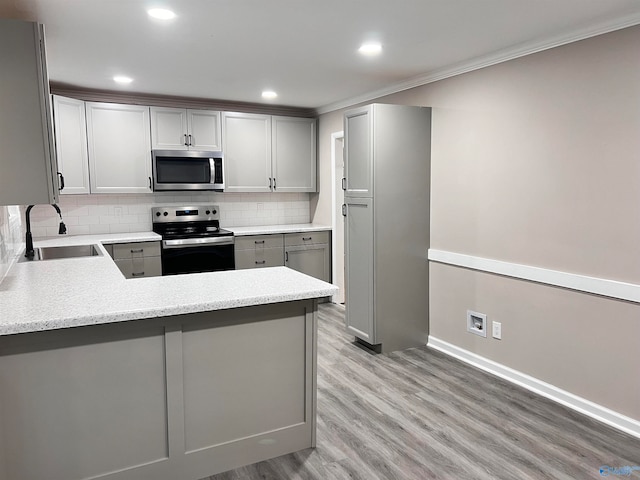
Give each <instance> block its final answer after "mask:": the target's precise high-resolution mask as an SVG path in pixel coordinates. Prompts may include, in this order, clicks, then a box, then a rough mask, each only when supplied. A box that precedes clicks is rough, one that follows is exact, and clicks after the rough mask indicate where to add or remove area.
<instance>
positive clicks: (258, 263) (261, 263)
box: [256, 260, 267, 265]
mask: <svg viewBox="0 0 640 480" xmlns="http://www.w3.org/2000/svg"><path fill="white" fill-rule="evenodd" d="M265 263H267V261H266V260H262V261H261V262H259V261H257V260H256V265H264V264H265Z"/></svg>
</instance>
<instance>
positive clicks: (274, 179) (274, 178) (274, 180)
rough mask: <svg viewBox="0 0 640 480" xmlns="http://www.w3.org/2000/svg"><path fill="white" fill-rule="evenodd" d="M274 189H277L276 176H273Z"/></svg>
mask: <svg viewBox="0 0 640 480" xmlns="http://www.w3.org/2000/svg"><path fill="white" fill-rule="evenodd" d="M273 189H274V190H275V189H276V177H273Z"/></svg>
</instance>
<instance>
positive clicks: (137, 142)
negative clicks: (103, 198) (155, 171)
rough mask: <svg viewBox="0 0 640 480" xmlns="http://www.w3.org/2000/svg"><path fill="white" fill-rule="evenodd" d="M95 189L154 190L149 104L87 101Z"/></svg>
mask: <svg viewBox="0 0 640 480" xmlns="http://www.w3.org/2000/svg"><path fill="white" fill-rule="evenodd" d="M86 109H87V139H88V145H89V172H90V180H91V191H92V192H93V193H149V192H150V191H151V135H150V132H149V107H143V106H138V105H120V104H113V103H87V104H86Z"/></svg>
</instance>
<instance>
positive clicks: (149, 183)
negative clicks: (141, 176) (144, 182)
mask: <svg viewBox="0 0 640 480" xmlns="http://www.w3.org/2000/svg"><path fill="white" fill-rule="evenodd" d="M149 190H153V189H152V188H151V177H149Z"/></svg>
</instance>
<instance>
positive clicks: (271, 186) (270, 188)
mask: <svg viewBox="0 0 640 480" xmlns="http://www.w3.org/2000/svg"><path fill="white" fill-rule="evenodd" d="M269 190H273V183H272V181H271V177H269Z"/></svg>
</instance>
